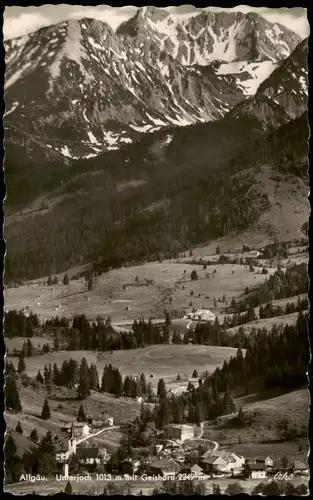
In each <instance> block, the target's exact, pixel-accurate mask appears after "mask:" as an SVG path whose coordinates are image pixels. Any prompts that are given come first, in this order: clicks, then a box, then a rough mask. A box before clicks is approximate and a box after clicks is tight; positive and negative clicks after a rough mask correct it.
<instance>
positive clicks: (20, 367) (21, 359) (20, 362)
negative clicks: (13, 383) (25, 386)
mask: <svg viewBox="0 0 313 500" xmlns="http://www.w3.org/2000/svg"><path fill="white" fill-rule="evenodd" d="M25 368H26V366H25V360H24V354H23V353H22V352H21V354H20V357H19V360H18V366H17V371H18V373H23V372H24V371H25Z"/></svg>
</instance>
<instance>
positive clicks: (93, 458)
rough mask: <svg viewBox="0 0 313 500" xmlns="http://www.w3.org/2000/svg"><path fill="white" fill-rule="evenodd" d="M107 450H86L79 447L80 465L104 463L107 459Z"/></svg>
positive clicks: (77, 455)
mask: <svg viewBox="0 0 313 500" xmlns="http://www.w3.org/2000/svg"><path fill="white" fill-rule="evenodd" d="M106 454H107V452H106V449H105V448H101V449H99V448H97V447H91V448H84V447H77V450H76V457H77V460H78V462H79V463H80V464H83V465H92V464H99V463H102V462H103V461H104V459H105V457H106Z"/></svg>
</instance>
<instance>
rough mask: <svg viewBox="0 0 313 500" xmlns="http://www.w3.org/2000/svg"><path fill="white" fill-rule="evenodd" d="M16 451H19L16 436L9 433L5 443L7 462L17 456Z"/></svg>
mask: <svg viewBox="0 0 313 500" xmlns="http://www.w3.org/2000/svg"><path fill="white" fill-rule="evenodd" d="M16 452H17V447H16V444H15V441H14V438H13V437H12V435H11V434H9V435H8V437H7V439H6V440H5V445H4V459H5V462H6V463H7V462H8V461H11V460H12V459H13V458H14V457H15V456H16Z"/></svg>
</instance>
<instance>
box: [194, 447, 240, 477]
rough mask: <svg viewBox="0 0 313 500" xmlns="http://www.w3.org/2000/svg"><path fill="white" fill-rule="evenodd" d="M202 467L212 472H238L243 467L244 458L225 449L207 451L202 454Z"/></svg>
mask: <svg viewBox="0 0 313 500" xmlns="http://www.w3.org/2000/svg"><path fill="white" fill-rule="evenodd" d="M202 463H203V465H204V467H205V468H206V469H208V470H210V471H212V472H224V473H234V474H235V473H238V472H240V471H241V470H242V469H243V466H244V463H245V459H244V457H242V456H241V455H237V453H232V452H226V451H218V450H217V451H214V452H207V453H205V454H204V455H203V456H202Z"/></svg>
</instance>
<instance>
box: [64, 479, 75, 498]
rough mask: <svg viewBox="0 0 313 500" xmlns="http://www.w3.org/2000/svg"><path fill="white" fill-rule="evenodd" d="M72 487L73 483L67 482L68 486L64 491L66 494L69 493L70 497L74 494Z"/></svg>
mask: <svg viewBox="0 0 313 500" xmlns="http://www.w3.org/2000/svg"><path fill="white" fill-rule="evenodd" d="M72 491H73V490H72V485H71V483H70V482H69V481H68V482H67V485H66V486H65V489H64V493H67V494H68V495H71V494H72Z"/></svg>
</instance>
